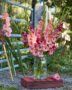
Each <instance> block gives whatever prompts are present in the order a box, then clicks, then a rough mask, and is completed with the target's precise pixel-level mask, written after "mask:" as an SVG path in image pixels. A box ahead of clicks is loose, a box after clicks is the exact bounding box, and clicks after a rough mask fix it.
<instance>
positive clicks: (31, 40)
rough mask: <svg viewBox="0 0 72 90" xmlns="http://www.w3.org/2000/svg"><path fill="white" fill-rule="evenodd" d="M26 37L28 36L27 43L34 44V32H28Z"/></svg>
mask: <svg viewBox="0 0 72 90" xmlns="http://www.w3.org/2000/svg"><path fill="white" fill-rule="evenodd" d="M27 38H28V44H29V46H34V45H35V44H36V39H37V37H36V35H35V33H32V32H30V33H29V34H28V35H27Z"/></svg>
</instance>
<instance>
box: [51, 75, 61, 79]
mask: <svg viewBox="0 0 72 90" xmlns="http://www.w3.org/2000/svg"><path fill="white" fill-rule="evenodd" d="M52 79H54V80H61V76H60V75H59V74H58V73H56V74H53V76H52Z"/></svg>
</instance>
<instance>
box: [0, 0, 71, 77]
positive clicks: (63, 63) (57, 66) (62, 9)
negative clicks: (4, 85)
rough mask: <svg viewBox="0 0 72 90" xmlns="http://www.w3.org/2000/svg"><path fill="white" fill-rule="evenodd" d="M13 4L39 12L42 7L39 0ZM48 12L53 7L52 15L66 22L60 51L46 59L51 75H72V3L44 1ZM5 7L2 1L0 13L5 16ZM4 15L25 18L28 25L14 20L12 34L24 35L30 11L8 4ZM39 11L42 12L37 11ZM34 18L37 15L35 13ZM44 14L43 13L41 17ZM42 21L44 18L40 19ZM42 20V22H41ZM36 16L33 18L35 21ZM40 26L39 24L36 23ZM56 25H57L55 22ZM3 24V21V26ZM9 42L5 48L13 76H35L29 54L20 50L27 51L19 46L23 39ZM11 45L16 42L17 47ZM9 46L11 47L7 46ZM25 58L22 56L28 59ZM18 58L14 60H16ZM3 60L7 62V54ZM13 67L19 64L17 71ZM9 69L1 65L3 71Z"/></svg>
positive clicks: (18, 0)
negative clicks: (38, 7) (38, 8)
mask: <svg viewBox="0 0 72 90" xmlns="http://www.w3.org/2000/svg"><path fill="white" fill-rule="evenodd" d="M12 1H13V2H16V3H19V4H21V5H24V6H27V7H32V8H33V9H34V10H36V8H37V6H39V5H40V4H42V1H41V0H40V2H39V1H37V0H12ZM45 2H46V4H47V6H48V8H49V10H51V9H52V8H53V9H54V12H52V16H53V17H54V18H55V19H58V20H59V21H60V22H61V21H64V30H63V32H62V35H61V36H60V37H59V39H58V43H57V45H58V49H57V50H56V51H55V52H54V54H53V55H52V56H50V57H49V56H47V70H48V73H53V72H54V73H57V72H58V73H60V74H61V73H62V74H67V73H68V74H70V75H72V1H71V0H45ZM2 5H3V3H2V2H1V1H0V14H1V13H2ZM4 8H5V12H8V13H9V16H10V17H14V18H18V19H24V20H26V21H27V22H26V23H22V22H14V21H13V20H12V21H11V28H12V33H13V34H21V33H22V32H23V31H27V30H28V28H29V27H28V25H29V22H30V19H31V15H32V14H31V11H28V10H26V9H23V8H20V7H17V6H14V5H11V4H8V3H5V7H4ZM37 12H39V10H38V11H37ZM34 13H35V14H34V15H36V12H35V11H34ZM42 15H43V13H42V14H41V16H42ZM40 18H41V17H40ZM40 18H39V20H40ZM36 19H37V17H35V18H34V20H36ZM36 23H37V22H36ZM56 25H57V23H56ZM1 26H2V23H1V21H0V27H1ZM4 41H5V42H6V44H5V46H6V49H7V54H8V58H9V60H10V64H11V67H12V71H13V74H14V75H16V72H17V73H23V75H32V74H33V63H34V59H33V57H32V55H31V54H30V52H29V51H28V50H27V51H22V52H20V49H26V48H27V47H25V46H24V45H23V44H20V45H19V44H18V42H22V39H21V36H20V37H18V38H4ZM11 42H16V44H12V43H11ZM7 43H8V44H7ZM15 49H16V50H17V52H15ZM2 50H3V47H2V45H0V51H2ZM25 55H26V57H25V58H22V56H25ZM13 58H15V60H13ZM0 59H1V60H2V59H5V54H0ZM14 64H18V65H19V67H18V68H16V69H15V68H14ZM6 66H7V63H6V62H5V63H0V68H4V67H6Z"/></svg>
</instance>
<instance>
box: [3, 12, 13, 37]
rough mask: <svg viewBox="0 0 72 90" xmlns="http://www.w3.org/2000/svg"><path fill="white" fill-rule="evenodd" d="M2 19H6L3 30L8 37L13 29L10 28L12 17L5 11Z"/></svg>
mask: <svg viewBox="0 0 72 90" xmlns="http://www.w3.org/2000/svg"><path fill="white" fill-rule="evenodd" d="M2 20H4V21H5V24H4V25H3V29H2V32H3V33H4V35H5V36H6V37H10V35H11V32H12V29H11V28H10V18H9V15H8V13H4V14H3V16H2Z"/></svg>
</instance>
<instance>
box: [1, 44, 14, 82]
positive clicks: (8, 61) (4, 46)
mask: <svg viewBox="0 0 72 90" xmlns="http://www.w3.org/2000/svg"><path fill="white" fill-rule="evenodd" d="M3 48H4V52H5V55H6V60H7V63H8V67H9V72H10V76H11V80H12V81H14V80H13V75H12V72H11V67H10V63H9V60H8V56H7V52H6V48H5V45H4V44H3Z"/></svg>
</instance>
